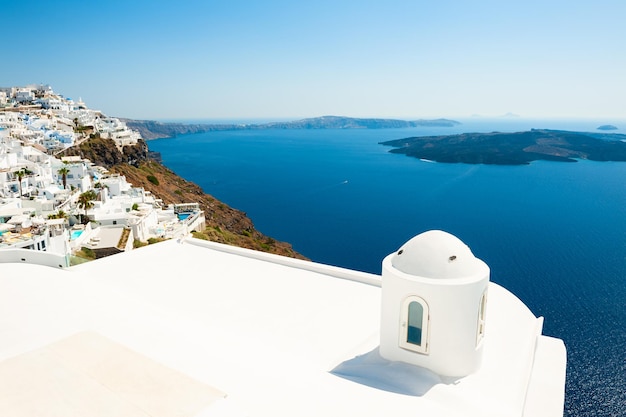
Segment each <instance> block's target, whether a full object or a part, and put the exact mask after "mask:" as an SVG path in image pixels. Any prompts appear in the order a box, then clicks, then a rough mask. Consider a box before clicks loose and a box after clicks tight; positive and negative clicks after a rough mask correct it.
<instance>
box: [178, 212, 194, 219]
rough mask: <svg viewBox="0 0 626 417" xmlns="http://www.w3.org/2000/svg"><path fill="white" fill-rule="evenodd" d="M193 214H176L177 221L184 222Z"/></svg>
mask: <svg viewBox="0 0 626 417" xmlns="http://www.w3.org/2000/svg"><path fill="white" fill-rule="evenodd" d="M192 214H193V213H178V220H185V219H186V218H187V217H189V216H191V215H192Z"/></svg>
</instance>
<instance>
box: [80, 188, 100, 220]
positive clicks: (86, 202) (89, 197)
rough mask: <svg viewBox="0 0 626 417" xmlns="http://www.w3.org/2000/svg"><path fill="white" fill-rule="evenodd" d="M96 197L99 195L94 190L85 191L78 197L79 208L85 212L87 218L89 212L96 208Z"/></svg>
mask: <svg viewBox="0 0 626 417" xmlns="http://www.w3.org/2000/svg"><path fill="white" fill-rule="evenodd" d="M96 197H97V195H96V193H95V192H94V191H93V190H89V191H85V192H84V193H82V194H81V195H79V196H78V208H81V209H83V210H85V216H87V210H89V209H90V208H92V207H93V206H94V204H93V200H95V199H96ZM81 223H82V219H81Z"/></svg>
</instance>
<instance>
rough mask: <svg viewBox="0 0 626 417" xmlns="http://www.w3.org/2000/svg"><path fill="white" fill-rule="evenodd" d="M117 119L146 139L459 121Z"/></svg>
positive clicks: (412, 125)
mask: <svg viewBox="0 0 626 417" xmlns="http://www.w3.org/2000/svg"><path fill="white" fill-rule="evenodd" d="M120 120H122V121H124V122H125V123H126V125H127V126H128V127H130V128H131V129H133V130H136V131H138V132H139V133H140V134H141V137H142V138H144V139H146V140H150V139H159V138H170V137H174V136H178V135H185V134H190V133H203V132H212V131H233V130H264V129H391V128H403V127H417V126H438V127H452V126H456V125H459V124H460V122H457V121H456V120H450V119H419V120H398V119H360V118H354V117H342V116H322V117H314V118H309V119H301V120H294V121H289V122H271V123H263V124H186V123H166V122H158V121H154V120H132V119H120Z"/></svg>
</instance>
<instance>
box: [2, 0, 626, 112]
mask: <svg viewBox="0 0 626 417" xmlns="http://www.w3.org/2000/svg"><path fill="white" fill-rule="evenodd" d="M0 20H1V21H2V23H3V24H2V27H3V31H2V33H3V40H2V46H1V47H0V57H1V58H0V85H2V86H12V85H24V84H28V83H40V82H41V83H46V84H50V85H52V87H53V88H54V90H55V91H56V92H58V93H60V94H64V95H65V96H69V97H72V98H78V97H79V96H80V97H82V98H83V100H84V101H85V102H86V103H87V105H88V106H89V107H91V108H96V109H100V110H102V111H103V112H105V113H106V114H108V115H112V116H121V117H131V118H148V119H154V118H157V119H159V118H160V119H163V118H170V119H172V118H278V117H280V118H299V117H314V116H321V115H329V114H333V115H345V116H354V117H399V118H420V117H468V116H470V115H472V114H480V115H486V116H497V115H501V114H504V113H507V112H512V113H516V114H519V115H522V116H525V117H579V118H582V117H584V118H587V117H606V118H620V119H623V118H626V1H624V0H595V1H587V0H581V1H572V0H567V1H561V0H541V1H535V0H528V1H506V0H498V1H496V0H473V1H463V0H458V1H454V0H437V1H422V0H412V1H396V0H386V1H368V0H360V1H352V0H349V1H340V0H334V1H327V0H317V1H312V2H296V1H282V0H278V1H272V0H265V1H247V0H229V1H224V0H220V1H213V0H205V1H194V0H181V1H173V0H170V1H160V0H146V1H133V0H125V1H108V0H107V1H91V0H76V1H64V0H58V1H48V0H33V1H29V2H24V1H18V0H13V1H11V0H3V1H2V4H1V6H0Z"/></svg>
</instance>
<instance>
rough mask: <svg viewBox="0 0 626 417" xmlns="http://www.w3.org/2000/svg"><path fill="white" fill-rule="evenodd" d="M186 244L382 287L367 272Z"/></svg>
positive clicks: (190, 240) (189, 240) (219, 245)
mask: <svg viewBox="0 0 626 417" xmlns="http://www.w3.org/2000/svg"><path fill="white" fill-rule="evenodd" d="M185 242H187V243H190V244H192V245H196V246H202V247H205V248H210V249H214V250H218V251H221V252H226V253H232V254H235V255H240V256H245V257H247V258H251V259H258V260H260V261H266V262H271V263H274V264H279V265H285V266H289V267H291V268H298V269H303V270H305V271H312V272H317V273H320V274H324V275H329V276H331V277H335V278H341V279H347V280H349V281H356V282H361V283H363V284H368V285H373V286H375V287H380V286H381V285H382V280H381V277H380V275H375V274H370V273H367V272H361V271H354V270H351V269H346V268H339V267H337V266H331V265H324V264H320V263H315V262H310V261H303V260H301V259H294V258H288V257H286V256H280V255H274V254H272V253H266V252H259V251H256V250H252V249H245V248H239V247H237V246H230V245H225V244H222V243H217V242H210V241H208V240H202V239H196V238H187V239H185Z"/></svg>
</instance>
